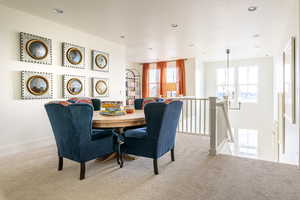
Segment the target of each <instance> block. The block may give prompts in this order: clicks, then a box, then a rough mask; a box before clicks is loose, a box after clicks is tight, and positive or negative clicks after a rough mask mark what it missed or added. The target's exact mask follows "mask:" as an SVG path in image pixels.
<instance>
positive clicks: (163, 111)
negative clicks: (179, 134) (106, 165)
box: [121, 101, 182, 174]
mask: <svg viewBox="0 0 300 200" xmlns="http://www.w3.org/2000/svg"><path fill="white" fill-rule="evenodd" d="M181 109H182V102H181V101H173V102H171V103H169V104H165V103H160V102H157V103H149V104H146V106H145V109H144V110H145V118H146V124H147V126H146V127H144V128H138V129H131V130H127V131H126V132H125V134H124V136H125V138H124V142H125V143H124V144H123V145H122V148H121V151H122V154H123V153H128V154H133V155H136V156H143V157H148V158H152V159H153V166H154V173H155V174H158V166H157V160H158V158H160V157H161V156H163V155H164V154H165V153H167V152H169V151H171V159H172V161H175V156H174V147H175V136H176V129H177V125H178V121H179V117H180V113H181ZM122 154H121V156H122ZM122 160H123V159H122ZM121 166H123V164H122V165H121Z"/></svg>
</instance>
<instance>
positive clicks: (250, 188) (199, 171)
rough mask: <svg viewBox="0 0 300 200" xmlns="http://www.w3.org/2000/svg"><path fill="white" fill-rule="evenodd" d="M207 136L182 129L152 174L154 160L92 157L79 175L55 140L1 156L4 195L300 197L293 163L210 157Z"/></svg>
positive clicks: (212, 199) (31, 198) (188, 199)
mask: <svg viewBox="0 0 300 200" xmlns="http://www.w3.org/2000/svg"><path fill="white" fill-rule="evenodd" d="M208 143H209V141H208V139H207V138H202V137H198V136H190V135H178V137H177V146H176V161H175V162H173V163H171V162H170V155H169V154H166V155H165V156H164V157H162V158H161V159H160V160H159V169H160V175H158V176H155V175H153V168H152V160H151V159H146V158H138V159H137V160H135V161H130V162H129V161H128V162H126V163H125V166H124V168H123V169H119V167H118V165H117V164H116V162H113V161H111V162H106V163H103V162H99V161H91V162H89V163H88V164H87V174H86V175H87V177H86V179H85V180H83V181H79V180H78V176H79V164H77V163H74V162H72V161H68V160H64V161H65V162H64V170H63V171H61V172H58V171H56V168H57V156H56V149H55V147H54V146H49V147H45V148H43V149H40V150H39V151H35V152H27V153H22V154H18V155H16V156H9V157H6V158H1V159H0V199H1V200H49V199H51V200H67V199H68V200H77V199H81V200H82V199H83V200H96V199H99V200H112V199H114V200H117V199H122V200H135V199H136V200H160V199H161V200H169V199H170V200H177V199H178V200H179V199H180V200H201V199H203V200H223V199H224V200H225V199H226V200H266V199H272V200H277V199H280V200H281V199H282V200H299V199H300V172H299V170H298V169H297V168H296V167H294V166H289V165H283V164H276V163H271V162H264V161H258V160H250V159H243V158H237V157H231V156H217V157H209V156H208V155H207V150H208Z"/></svg>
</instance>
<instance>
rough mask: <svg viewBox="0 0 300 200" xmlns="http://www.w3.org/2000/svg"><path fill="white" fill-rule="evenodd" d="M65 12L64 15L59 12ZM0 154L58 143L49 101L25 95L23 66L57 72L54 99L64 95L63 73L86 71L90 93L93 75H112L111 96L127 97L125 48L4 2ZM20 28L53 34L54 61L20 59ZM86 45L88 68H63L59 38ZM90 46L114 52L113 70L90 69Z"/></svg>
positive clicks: (0, 21)
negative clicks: (46, 104) (52, 123)
mask: <svg viewBox="0 0 300 200" xmlns="http://www.w3.org/2000/svg"><path fill="white" fill-rule="evenodd" d="M57 17H63V16H59V15H58V16H57ZM0 27H1V29H0V44H1V45H0V52H1V54H0V70H1V72H0V83H1V84H0V85H1V86H0V88H1V104H0V130H1V140H0V155H1V154H5V153H12V152H18V151H26V150H27V149H30V148H33V147H35V146H39V145H45V144H49V143H53V142H54V138H53V136H52V131H51V128H50V124H49V121H48V118H47V116H46V112H45V109H44V104H45V103H47V102H48V101H50V100H21V99H20V93H21V90H20V80H21V78H20V76H21V75H20V71H22V70H27V71H37V72H50V73H53V83H54V85H53V87H54V92H53V93H54V99H61V98H62V89H61V88H62V83H61V82H62V74H71V75H81V76H86V77H87V79H86V86H87V87H86V88H88V89H87V90H86V96H91V95H92V93H91V79H90V77H100V78H101V77H106V78H109V79H110V97H109V98H106V99H113V100H124V95H125V92H124V90H125V86H124V80H125V67H126V58H125V57H126V49H125V47H123V46H121V45H118V44H116V43H112V42H109V41H106V40H104V39H101V38H99V37H97V36H94V35H90V34H88V33H84V32H81V31H78V30H75V29H73V28H70V27H67V26H63V25H60V24H57V23H54V22H51V21H48V20H45V19H42V18H40V17H36V16H32V15H30V14H27V13H24V12H20V11H17V10H14V9H10V8H7V7H4V6H0ZM19 32H28V33H32V34H35V35H40V36H44V37H47V38H50V39H52V46H53V64H52V65H41V64H32V63H26V62H21V61H19ZM62 42H69V43H73V44H77V45H80V46H83V47H86V69H84V70H81V69H73V68H67V67H62V66H61V63H62V61H61V60H62V56H61V52H62V49H61V43H62ZM91 49H97V50H102V51H106V52H109V53H110V72H109V73H102V72H95V71H92V70H90V69H91Z"/></svg>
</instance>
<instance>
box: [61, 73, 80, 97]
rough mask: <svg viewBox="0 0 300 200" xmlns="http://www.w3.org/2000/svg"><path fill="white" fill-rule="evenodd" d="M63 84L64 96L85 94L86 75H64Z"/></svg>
mask: <svg viewBox="0 0 300 200" xmlns="http://www.w3.org/2000/svg"><path fill="white" fill-rule="evenodd" d="M63 84H64V88H63V96H64V98H69V97H83V96H85V77H83V76H71V75H64V76H63Z"/></svg>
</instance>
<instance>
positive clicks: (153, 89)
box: [149, 66, 160, 97]
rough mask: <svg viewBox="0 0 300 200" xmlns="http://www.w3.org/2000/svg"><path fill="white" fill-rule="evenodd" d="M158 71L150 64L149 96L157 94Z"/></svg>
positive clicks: (156, 95)
mask: <svg viewBox="0 0 300 200" xmlns="http://www.w3.org/2000/svg"><path fill="white" fill-rule="evenodd" d="M159 82H160V72H159V70H158V69H157V68H156V67H155V66H151V68H150V70H149V96H150V97H158V96H159Z"/></svg>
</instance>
